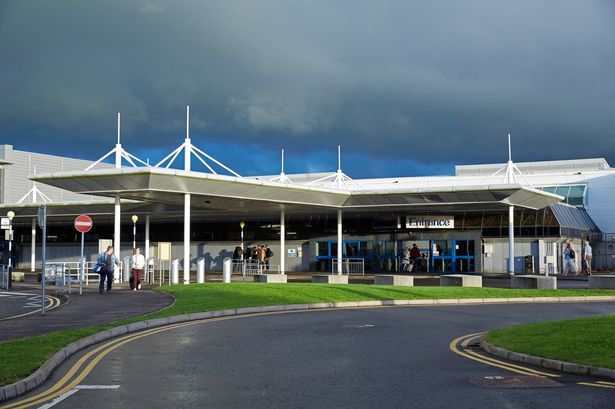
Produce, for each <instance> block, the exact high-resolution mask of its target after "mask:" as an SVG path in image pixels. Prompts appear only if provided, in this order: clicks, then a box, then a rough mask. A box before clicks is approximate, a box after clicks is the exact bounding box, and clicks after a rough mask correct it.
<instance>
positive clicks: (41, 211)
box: [38, 204, 47, 315]
mask: <svg viewBox="0 0 615 409" xmlns="http://www.w3.org/2000/svg"><path fill="white" fill-rule="evenodd" d="M38 225H39V226H40V228H41V229H42V230H43V237H42V243H41V247H42V248H41V269H42V271H41V315H45V275H46V273H47V271H46V270H47V268H46V266H45V249H46V247H47V206H46V205H44V204H42V205H41V207H39V208H38Z"/></svg>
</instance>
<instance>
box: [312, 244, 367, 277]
mask: <svg viewBox="0 0 615 409" xmlns="http://www.w3.org/2000/svg"><path fill="white" fill-rule="evenodd" d="M315 245H316V248H315V250H316V251H315V252H314V254H316V271H324V272H331V265H332V262H333V259H334V258H337V240H327V241H317V242H316V243H315ZM373 254H374V243H373V242H372V241H370V240H344V241H343V242H342V258H362V259H363V262H364V267H365V271H371V269H372V262H373Z"/></svg>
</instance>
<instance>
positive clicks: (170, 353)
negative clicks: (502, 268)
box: [20, 303, 615, 409]
mask: <svg viewBox="0 0 615 409" xmlns="http://www.w3.org/2000/svg"><path fill="white" fill-rule="evenodd" d="M607 313H615V303H560V304H501V305H488V306H486V305H457V306H431V307H388V308H373V309H348V310H328V311H309V312H295V313H286V314H275V315H253V316H243V317H241V318H234V319H225V320H215V319H214V320H209V321H202V322H199V323H192V324H191V325H185V324H184V325H181V326H180V325H176V326H174V327H170V328H169V329H167V330H164V331H151V332H150V334H149V335H147V334H145V333H144V334H143V335H141V336H137V335H135V336H134V337H132V338H131V340H130V341H128V342H119V343H118V342H116V343H115V344H114V345H111V346H109V347H106V346H100V345H98V346H96V347H92V348H90V349H88V350H84V351H82V352H79V353H77V354H75V355H74V356H72V357H71V358H69V359H68V360H67V361H66V362H65V363H64V364H62V365H61V366H60V368H58V370H57V371H56V372H55V373H54V374H53V375H52V377H51V379H50V380H49V381H48V382H47V383H46V384H45V385H46V386H45V387H47V388H48V387H51V385H54V383H55V382H57V381H59V380H60V378H61V377H62V376H63V375H64V374H65V373H66V372H67V371H68V369H69V368H71V367H72V366H73V364H75V363H76V362H77V360H79V359H80V358H81V357H82V356H84V354H87V353H89V352H95V351H94V348H98V349H99V350H100V351H104V353H106V354H107V355H106V356H104V357H103V358H102V359H100V361H99V362H95V361H96V359H94V360H93V361H92V364H90V365H88V372H87V373H85V370H84V371H83V372H79V373H80V374H81V375H79V376H82V377H81V378H80V379H79V380H78V382H77V381H76V382H77V383H78V384H77V383H75V385H74V386H72V389H71V388H68V389H66V392H65V393H64V394H63V395H62V396H60V397H58V398H56V400H55V401H53V402H51V403H52V404H53V407H54V408H74V407H88V408H93V409H96V408H109V407H123V408H147V409H151V408H163V407H174V408H194V407H215V408H246V407H250V408H353V409H360V408H409V407H413V408H455V409H464V408H468V409H470V408H472V409H475V408H486V407H494V408H558V409H561V408H607V407H611V406H612V403H613V399H614V397H615V389H611V387H604V385H603V386H600V385H599V384H598V383H596V382H595V380H591V379H584V378H578V377H574V376H572V375H563V376H561V377H554V378H549V379H546V378H542V377H535V376H534V377H530V378H531V379H532V382H533V385H532V382H528V381H527V380H526V381H525V383H524V382H520V381H519V380H518V379H517V378H515V376H518V375H519V373H515V372H512V371H511V370H510V367H507V366H505V365H501V366H494V365H492V364H488V362H487V363H486V361H485V362H479V361H480V360H479V361H477V360H471V359H468V358H466V357H464V356H461V355H460V354H458V353H456V352H454V351H453V347H452V343H451V341H452V340H454V339H456V338H459V337H461V336H463V335H466V334H474V333H478V332H482V331H486V330H489V329H492V328H495V327H501V326H508V325H516V324H521V323H526V322H535V321H542V320H555V319H564V318H574V317H584V316H592V315H597V314H607ZM137 334H138V333H137ZM110 342H113V341H110ZM582 347H583V345H579V348H582ZM101 355H102V353H101ZM76 376H77V375H76ZM547 380H549V381H550V382H547ZM579 382H581V384H579ZM583 382H584V383H585V384H583ZM480 385H483V386H480ZM528 385H529V386H528ZM614 385H615V384H614ZM531 386H533V387H531ZM41 392H42V389H39V390H35V391H33V392H32V393H31V394H30V395H28V396H33V395H36V394H39V393H41ZM21 399H23V398H21ZM21 399H20V400H21ZM40 404H41V403H38V404H37V405H38V406H40ZM38 406H37V407H38ZM24 407H25V406H24ZM46 407H51V406H46Z"/></svg>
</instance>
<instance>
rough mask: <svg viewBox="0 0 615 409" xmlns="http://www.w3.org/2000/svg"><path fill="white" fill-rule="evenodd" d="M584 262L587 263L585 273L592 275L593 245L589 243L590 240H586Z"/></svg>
mask: <svg viewBox="0 0 615 409" xmlns="http://www.w3.org/2000/svg"><path fill="white" fill-rule="evenodd" d="M583 253H584V257H583V262H584V264H585V266H584V267H585V274H587V275H588V276H590V275H592V247H591V246H590V245H589V241H588V240H585V244H584V246H583Z"/></svg>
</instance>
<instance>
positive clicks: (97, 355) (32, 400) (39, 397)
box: [0, 321, 202, 409]
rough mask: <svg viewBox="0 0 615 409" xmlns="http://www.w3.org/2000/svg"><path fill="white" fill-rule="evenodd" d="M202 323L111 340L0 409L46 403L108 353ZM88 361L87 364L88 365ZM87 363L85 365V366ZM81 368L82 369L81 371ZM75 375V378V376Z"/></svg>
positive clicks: (175, 326)
mask: <svg viewBox="0 0 615 409" xmlns="http://www.w3.org/2000/svg"><path fill="white" fill-rule="evenodd" d="M201 322H202V321H192V322H187V323H180V324H172V325H167V326H164V327H160V328H155V329H151V330H146V331H143V332H138V333H135V334H131V335H125V336H122V337H120V338H117V339H114V340H111V341H109V342H105V343H104V344H102V345H100V346H98V347H97V348H94V349H93V350H92V351H90V352H88V353H87V354H85V355H84V356H82V357H81V358H80V359H79V360H78V361H77V362H76V363H75V364H74V365H73V366H72V367H71V368H70V369H69V371H68V372H67V373H66V374H65V375H64V376H63V377H62V379H60V380H59V381H58V382H56V383H55V384H54V385H53V386H51V387H50V388H49V389H47V390H45V391H44V392H41V393H39V394H36V395H34V396H31V397H29V398H26V399H21V400H19V401H16V402H13V403H9V404H8V405H4V406H0V409H18V408H19V409H21V408H29V407H32V406H35V405H39V404H41V403H44V402H47V401H49V400H51V399H54V398H56V397H58V396H60V395H62V394H64V393H66V392H68V391H70V390H71V389H73V388H74V387H75V386H77V385H79V383H81V381H82V380H83V379H84V378H85V377H86V376H87V375H88V374H89V373H90V372H91V371H92V370H93V369H94V367H95V366H96V365H97V364H98V363H99V362H100V361H101V360H102V359H103V358H104V357H105V356H107V355H108V354H109V353H111V352H112V351H114V350H116V349H117V348H119V347H121V346H123V345H125V344H127V343H129V342H132V341H135V340H137V339H140V338H143V337H146V336H149V335H153V334H157V333H159V332H164V331H169V330H172V329H175V328H181V327H186V326H189V325H195V324H199V323H201ZM88 361H89V363H88ZM86 363H87V365H86ZM84 365H85V366H84ZM82 367H83V369H81V368H82ZM75 375H76V376H75Z"/></svg>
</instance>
